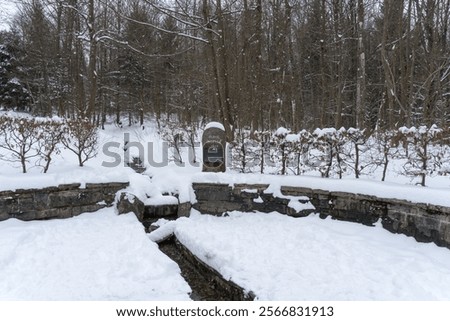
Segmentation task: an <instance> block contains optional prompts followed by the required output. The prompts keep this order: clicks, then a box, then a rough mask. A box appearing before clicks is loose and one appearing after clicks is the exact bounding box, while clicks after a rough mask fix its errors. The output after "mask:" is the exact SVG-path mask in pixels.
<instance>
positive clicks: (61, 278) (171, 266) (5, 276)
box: [0, 209, 190, 301]
mask: <svg viewBox="0 0 450 321" xmlns="http://www.w3.org/2000/svg"><path fill="white" fill-rule="evenodd" d="M0 276H1V277H0V300H88V301H91V300H189V295H188V293H189V292H190V287H189V285H188V284H187V283H186V282H185V281H184V279H183V278H182V277H181V275H180V270H179V268H178V266H177V265H176V264H175V263H174V262H173V261H171V260H170V259H169V258H168V257H167V256H166V255H164V254H163V253H162V252H160V251H159V250H158V247H157V245H156V244H155V243H153V242H151V241H150V240H149V239H148V237H147V236H146V235H145V232H144V228H143V226H142V224H141V223H139V222H138V221H137V219H136V217H135V216H134V214H127V215H120V216H118V215H116V214H115V213H114V210H113V209H104V210H101V211H98V212H96V213H90V214H83V215H80V216H78V217H74V218H70V219H65V220H52V221H34V222H21V221H18V220H15V219H10V220H7V221H4V222H0Z"/></svg>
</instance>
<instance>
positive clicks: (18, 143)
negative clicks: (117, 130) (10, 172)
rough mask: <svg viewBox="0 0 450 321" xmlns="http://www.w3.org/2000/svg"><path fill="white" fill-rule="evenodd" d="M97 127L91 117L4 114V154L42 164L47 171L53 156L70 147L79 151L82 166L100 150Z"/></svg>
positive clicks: (0, 119) (0, 150)
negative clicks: (69, 117)
mask: <svg viewBox="0 0 450 321" xmlns="http://www.w3.org/2000/svg"><path fill="white" fill-rule="evenodd" d="M97 142H98V135H97V128H96V127H95V126H94V125H93V124H92V123H91V122H90V121H89V120H87V119H68V120H64V119H56V118H53V119H48V118H45V119H42V118H31V117H30V118H28V117H11V116H8V115H2V116H0V158H1V159H2V160H6V161H10V162H18V163H20V164H21V167H22V172H23V173H26V172H27V166H28V164H30V163H31V164H33V165H36V166H39V167H42V169H43V172H44V173H46V172H47V171H48V169H49V167H50V164H51V163H52V158H53V157H54V155H57V154H59V153H60V152H61V148H66V149H68V150H70V151H71V152H73V153H74V154H75V155H77V158H78V164H79V166H83V165H84V163H85V162H86V161H87V160H89V159H91V158H92V157H94V156H95V155H96V154H97Z"/></svg>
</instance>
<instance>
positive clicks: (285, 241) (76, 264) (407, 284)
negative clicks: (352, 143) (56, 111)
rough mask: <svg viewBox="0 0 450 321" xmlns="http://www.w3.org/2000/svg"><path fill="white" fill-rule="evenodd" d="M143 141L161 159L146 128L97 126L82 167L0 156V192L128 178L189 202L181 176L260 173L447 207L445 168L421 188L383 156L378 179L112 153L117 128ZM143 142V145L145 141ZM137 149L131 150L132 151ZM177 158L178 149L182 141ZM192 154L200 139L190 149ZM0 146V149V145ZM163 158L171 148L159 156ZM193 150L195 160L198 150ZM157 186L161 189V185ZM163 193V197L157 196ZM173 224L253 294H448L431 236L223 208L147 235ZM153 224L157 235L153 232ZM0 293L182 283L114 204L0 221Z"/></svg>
mask: <svg viewBox="0 0 450 321" xmlns="http://www.w3.org/2000/svg"><path fill="white" fill-rule="evenodd" d="M126 134H127V135H129V137H130V141H132V142H140V143H142V145H143V146H144V147H145V148H146V149H145V157H146V159H144V164H148V159H147V158H150V157H152V159H153V160H154V161H156V162H159V161H160V160H161V159H163V153H164V152H163V149H162V148H161V146H162V144H163V142H162V139H161V138H160V136H159V135H158V131H157V129H156V126H153V125H147V126H146V127H145V129H141V128H139V126H134V127H125V128H118V127H116V126H114V125H113V124H109V125H108V126H107V127H106V129H105V130H101V131H100V145H99V154H98V156H97V157H95V158H94V159H91V160H89V161H88V162H87V163H86V164H85V166H84V167H82V168H81V167H79V166H78V165H77V160H76V156H75V155H74V154H72V153H71V152H70V151H68V150H64V149H62V150H61V153H60V154H59V155H55V157H54V161H53V163H52V164H51V166H50V169H49V172H48V173H46V174H44V173H42V168H40V167H38V166H34V164H33V163H32V162H30V163H29V164H28V166H29V172H28V173H26V174H22V173H21V169H20V168H19V166H18V163H12V162H7V161H4V160H0V191H2V190H15V189H19V188H40V187H46V186H53V185H58V184H66V183H76V182H78V183H82V185H83V184H84V183H96V182H111V181H129V182H130V186H129V188H128V191H129V192H131V193H133V194H135V195H136V196H138V197H139V198H140V199H142V200H143V201H144V202H146V203H147V204H159V203H161V202H174V201H175V199H174V197H173V196H171V195H170V194H173V195H175V194H177V195H179V198H180V201H181V202H187V201H192V202H195V195H194V194H193V191H192V189H191V188H190V185H191V184H190V183H191V182H197V181H198V182H217V183H225V184H235V183H250V184H254V183H263V184H270V186H269V188H268V190H267V192H273V193H275V194H278V193H280V186H282V185H290V186H303V187H309V188H317V189H322V190H329V191H346V192H352V193H361V194H369V195H376V196H379V197H386V198H389V197H393V198H401V199H407V200H410V201H413V202H424V203H433V204H437V205H444V206H450V198H449V197H448V195H449V194H448V192H449V188H450V177H449V176H436V177H430V178H427V185H428V187H418V186H414V185H412V184H411V181H410V180H409V178H405V177H403V176H400V175H398V173H397V172H396V170H395V167H396V166H401V164H398V163H396V162H392V164H391V165H392V166H391V167H390V168H389V171H388V175H387V182H379V181H376V180H373V179H371V177H370V176H364V177H363V179H359V180H356V179H353V178H350V177H345V178H344V179H342V180H338V179H323V178H319V177H314V176H313V173H308V174H310V175H302V176H294V175H291V176H276V175H260V174H238V173H236V172H234V171H232V170H228V171H227V173H218V174H214V173H201V167H200V166H192V165H191V164H189V163H188V162H186V163H185V164H184V166H178V165H177V164H175V163H174V162H173V161H170V162H169V163H168V164H167V165H165V166H156V167H155V166H148V167H147V170H146V171H145V173H144V175H140V174H137V173H135V172H134V171H133V170H131V169H130V168H128V167H126V166H124V164H123V162H122V163H120V164H119V165H117V166H115V167H107V166H104V165H105V162H107V163H111V162H112V161H113V159H111V157H109V156H108V155H107V154H106V153H105V149H104V146H106V144H108V143H111V142H116V143H119V145H120V146H119V147H117V148H115V147H114V148H111V149H110V150H109V151H114V152H116V153H118V154H120V155H121V157H122V159H123V143H124V137H125V135H126ZM148 142H152V143H153V146H149V145H148V144H147V143H148ZM137 152H138V148H137V147H133V148H132V153H131V154H132V155H135V154H136V153H137ZM182 152H183V154H182V156H183V159H184V160H187V157H188V148H184V149H183V151H182ZM197 152H199V149H197ZM0 154H4V151H0ZM168 158H169V159H171V158H172V156H171V155H168ZM197 159H198V160H200V161H201V155H200V153H197ZM163 194H164V195H163ZM167 194H169V195H167ZM170 230H175V232H176V233H177V236H178V237H179V238H180V240H182V241H183V243H185V245H186V246H188V247H189V248H190V249H191V250H192V251H193V252H194V253H196V254H197V255H198V256H199V257H200V258H202V259H204V260H205V262H207V263H208V264H211V265H212V266H213V267H215V268H217V269H218V270H219V271H220V272H221V273H222V274H223V275H224V276H225V277H226V278H231V279H232V280H233V281H235V282H236V283H238V284H240V285H241V286H243V287H244V288H246V289H248V290H251V291H254V292H255V293H256V294H257V296H258V298H259V299H261V300H281V299H288V300H301V299H307V300H352V299H356V300H372V299H373V300H400V299H404V300H436V299H439V300H450V290H448V289H447V288H446V287H445V285H447V284H449V283H450V282H449V281H450V279H449V275H450V268H449V267H450V252H449V251H448V249H443V248H438V247H437V246H435V245H434V244H420V243H417V242H416V241H414V239H412V238H407V237H405V236H401V235H393V234H390V233H389V232H387V231H385V230H383V229H382V228H381V227H375V228H370V227H365V226H360V225H357V224H352V223H344V222H337V221H332V220H320V219H319V218H317V217H316V216H311V217H308V218H302V219H300V218H299V219H294V218H289V217H286V216H282V215H279V214H274V213H273V214H261V213H254V214H242V213H232V214H230V216H229V217H220V218H217V217H211V216H200V215H195V214H194V215H193V216H192V217H191V218H189V219H187V218H183V219H179V220H178V221H177V222H176V223H170V224H166V225H164V227H163V228H161V229H160V230H159V231H157V233H155V234H152V236H151V237H152V238H158V237H161V235H164V233H167V232H168V231H170ZM158 233H159V234H158ZM0 276H1V277H0V300H6V299H16V300H141V299H144V300H185V299H189V297H188V292H189V291H190V290H189V287H188V285H187V284H186V283H185V282H184V280H183V279H182V278H181V276H180V272H179V269H178V268H177V266H176V265H175V264H174V263H173V262H171V261H169V259H168V258H167V257H166V256H165V255H163V254H162V253H161V252H159V250H158V249H157V246H156V244H155V243H154V242H152V241H151V240H148V238H147V237H146V235H145V233H144V231H143V227H142V226H141V225H140V223H139V222H138V221H137V220H136V219H135V217H134V216H133V215H125V216H116V214H115V213H114V211H113V210H112V209H106V210H102V211H99V212H97V213H93V214H83V215H81V216H79V217H76V218H71V219H67V220H57V221H56V220H55V221H46V222H26V223H25V222H20V221H17V220H8V221H4V222H0Z"/></svg>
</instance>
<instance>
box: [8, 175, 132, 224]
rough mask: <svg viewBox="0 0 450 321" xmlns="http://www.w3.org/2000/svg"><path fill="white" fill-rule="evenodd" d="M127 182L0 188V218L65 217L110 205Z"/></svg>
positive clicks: (38, 218)
mask: <svg viewBox="0 0 450 321" xmlns="http://www.w3.org/2000/svg"><path fill="white" fill-rule="evenodd" d="M127 186H128V183H101V184H89V183H88V184H86V187H85V188H80V184H66V185H59V186H52V187H47V188H42V189H18V190H16V191H2V192H0V221H3V220H7V219H9V218H17V219H20V220H24V221H30V220H42V219H51V218H68V217H72V216H76V215H79V214H81V213H84V212H95V211H97V210H99V209H102V208H104V207H108V206H111V205H112V204H113V202H114V199H115V196H116V193H117V191H119V190H121V189H123V188H126V187H127Z"/></svg>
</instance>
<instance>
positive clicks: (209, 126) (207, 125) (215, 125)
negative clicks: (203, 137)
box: [205, 121, 225, 131]
mask: <svg viewBox="0 0 450 321" xmlns="http://www.w3.org/2000/svg"><path fill="white" fill-rule="evenodd" d="M209 128H219V129H221V130H223V131H225V127H223V125H222V124H221V123H219V122H216V121H213V122H210V123H208V124H206V126H205V130H207V129H209Z"/></svg>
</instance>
